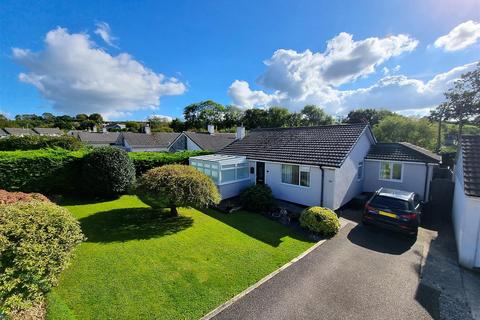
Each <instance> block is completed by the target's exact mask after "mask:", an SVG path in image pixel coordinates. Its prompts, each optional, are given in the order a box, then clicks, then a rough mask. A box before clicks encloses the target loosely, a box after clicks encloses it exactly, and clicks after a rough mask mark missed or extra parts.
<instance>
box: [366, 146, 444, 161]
mask: <svg viewBox="0 0 480 320" xmlns="http://www.w3.org/2000/svg"><path fill="white" fill-rule="evenodd" d="M365 159H372V160H390V161H409V162H424V163H439V162H440V161H441V160H442V157H440V156H439V155H437V154H435V153H433V152H430V151H428V150H427V149H424V148H421V147H419V146H416V145H413V144H411V143H408V142H393V143H377V144H376V145H373V146H372V147H371V148H370V151H369V152H368V154H367V156H366V157H365Z"/></svg>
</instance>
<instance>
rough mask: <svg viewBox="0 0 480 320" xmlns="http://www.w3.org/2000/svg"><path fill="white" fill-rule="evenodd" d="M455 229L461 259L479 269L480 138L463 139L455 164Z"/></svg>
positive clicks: (463, 263)
mask: <svg viewBox="0 0 480 320" xmlns="http://www.w3.org/2000/svg"><path fill="white" fill-rule="evenodd" d="M454 176H455V192H454V196H453V228H454V231H455V238H456V241H457V250H458V259H459V262H460V264H461V265H463V266H465V267H467V268H480V136H479V135H477V136H473V135H472V136H463V137H462V142H461V143H460V145H459V149H458V152H457V158H456V161H455V171H454Z"/></svg>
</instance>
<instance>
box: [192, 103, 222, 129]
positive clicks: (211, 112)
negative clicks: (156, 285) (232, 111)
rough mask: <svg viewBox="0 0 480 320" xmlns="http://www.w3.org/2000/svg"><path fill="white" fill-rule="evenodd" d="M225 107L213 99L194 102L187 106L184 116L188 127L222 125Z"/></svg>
mask: <svg viewBox="0 0 480 320" xmlns="http://www.w3.org/2000/svg"><path fill="white" fill-rule="evenodd" d="M224 110H225V107H224V106H222V105H221V104H220V103H217V102H215V101H213V100H206V101H201V102H197V103H192V104H190V105H188V106H186V107H185V109H184V111H183V116H184V118H185V125H186V127H187V129H191V128H194V129H203V128H206V127H207V125H209V124H213V125H216V126H218V125H220V124H221V122H222V121H223V113H224Z"/></svg>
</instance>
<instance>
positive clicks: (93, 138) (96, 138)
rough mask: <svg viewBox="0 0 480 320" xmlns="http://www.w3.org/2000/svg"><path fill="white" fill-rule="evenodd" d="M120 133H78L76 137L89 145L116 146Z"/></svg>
mask: <svg viewBox="0 0 480 320" xmlns="http://www.w3.org/2000/svg"><path fill="white" fill-rule="evenodd" d="M119 135H120V133H118V132H107V133H101V132H83V131H82V132H77V133H76V136H77V137H78V139H80V141H82V142H85V143H88V144H114V143H115V142H116V141H117V139H118V136H119Z"/></svg>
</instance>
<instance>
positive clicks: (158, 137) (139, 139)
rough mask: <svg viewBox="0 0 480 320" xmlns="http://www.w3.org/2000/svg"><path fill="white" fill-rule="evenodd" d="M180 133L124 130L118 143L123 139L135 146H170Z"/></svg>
mask: <svg viewBox="0 0 480 320" xmlns="http://www.w3.org/2000/svg"><path fill="white" fill-rule="evenodd" d="M179 135H180V133H175V132H156V133H152V134H146V133H136V132H122V133H120V135H119V137H118V139H117V144H121V145H124V144H123V140H126V141H127V143H128V144H129V145H130V146H131V147H134V148H141V147H144V148H168V147H169V146H170V145H171V144H172V142H173V141H174V140H175V139H176V138H177V137H178V136H179Z"/></svg>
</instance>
